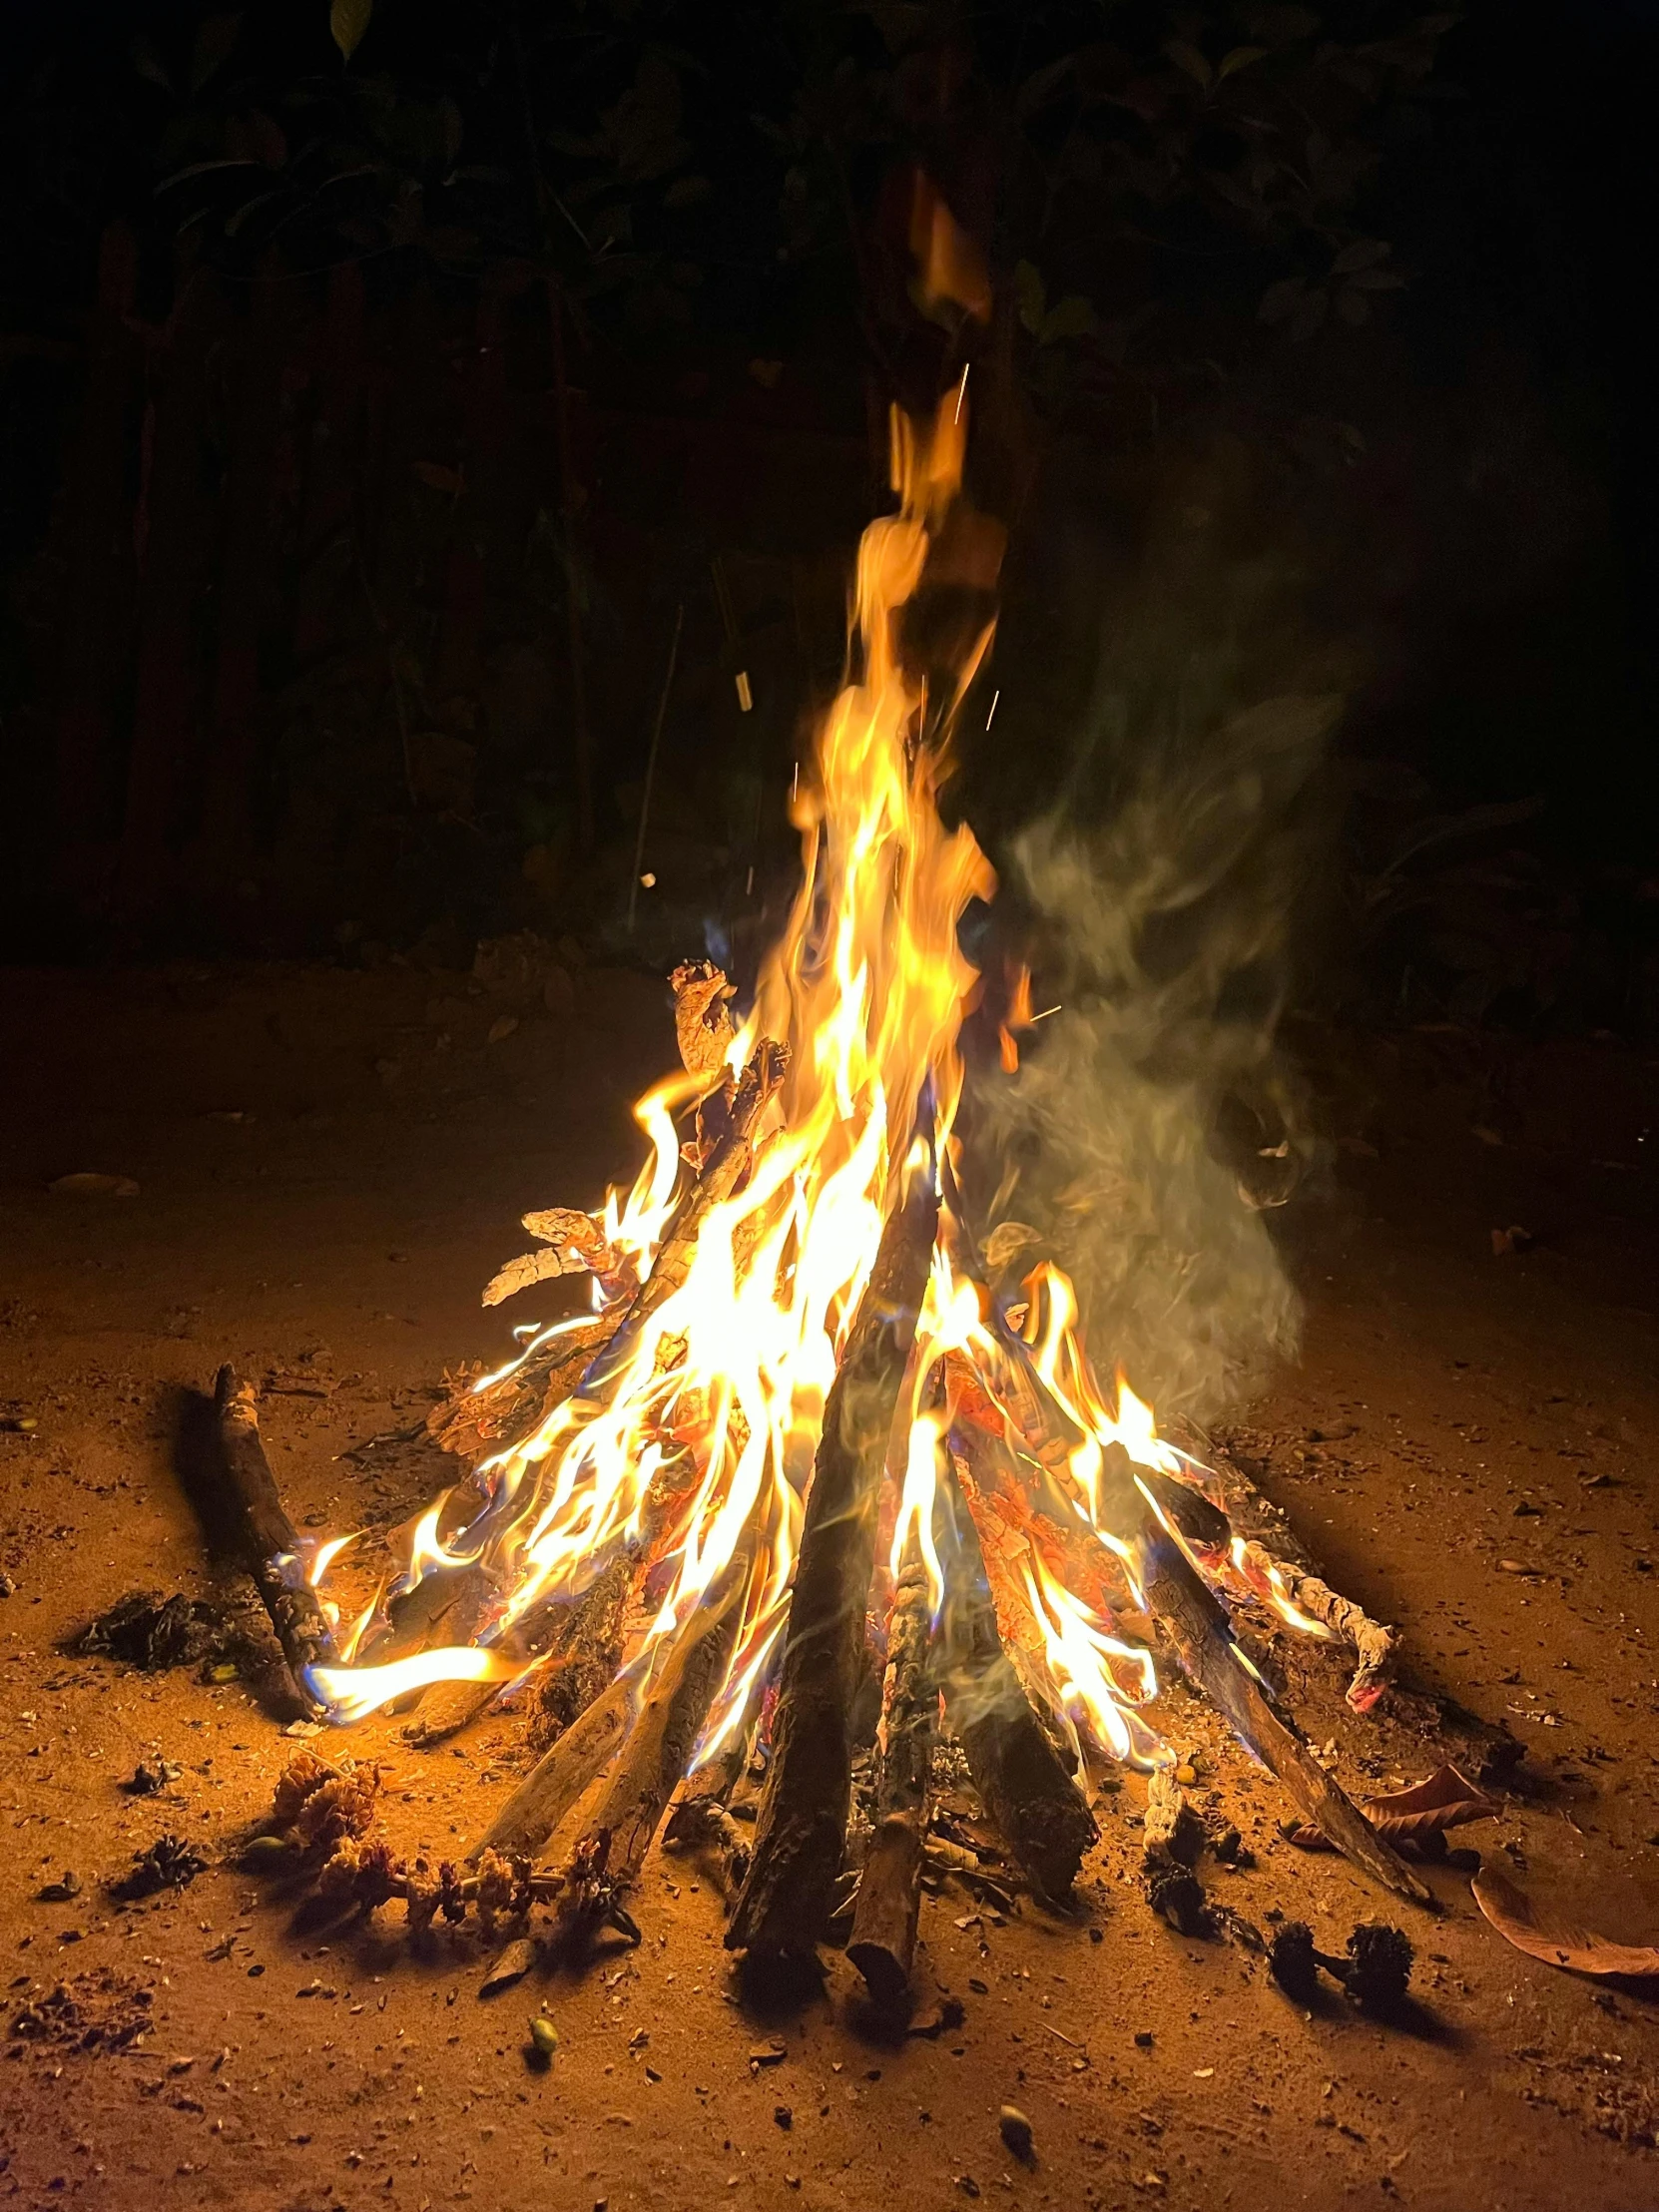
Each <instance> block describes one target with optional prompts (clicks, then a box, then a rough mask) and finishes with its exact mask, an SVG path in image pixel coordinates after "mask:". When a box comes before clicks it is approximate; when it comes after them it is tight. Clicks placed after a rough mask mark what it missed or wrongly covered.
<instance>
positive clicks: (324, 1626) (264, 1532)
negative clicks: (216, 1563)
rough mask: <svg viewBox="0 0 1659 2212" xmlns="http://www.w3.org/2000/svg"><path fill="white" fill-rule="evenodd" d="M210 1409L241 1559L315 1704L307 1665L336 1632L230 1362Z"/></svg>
mask: <svg viewBox="0 0 1659 2212" xmlns="http://www.w3.org/2000/svg"><path fill="white" fill-rule="evenodd" d="M214 1410H215V1413H216V1415H217V1418H218V1422H219V1441H220V1449H221V1451H222V1453H223V1455H224V1471H225V1479H226V1483H227V1486H228V1488H229V1490H230V1493H231V1497H232V1500H233V1502H234V1505H235V1516H234V1518H235V1525H236V1528H237V1531H238V1535H239V1539H240V1544H241V1548H242V1554H243V1560H244V1563H245V1564H246V1566H247V1568H248V1571H249V1573H250V1574H251V1575H252V1577H253V1580H254V1586H255V1588H256V1589H257V1590H258V1591H259V1593H260V1598H261V1601H262V1602H263V1604H264V1606H265V1608H266V1611H267V1612H268V1613H269V1614H270V1615H271V1624H272V1626H273V1627H274V1628H275V1629H276V1631H277V1639H278V1641H279V1642H280V1644H281V1646H282V1653H283V1656H284V1657H285V1658H286V1660H287V1663H288V1671H289V1673H290V1674H291V1675H292V1676H293V1683H294V1692H295V1696H296V1697H297V1698H298V1699H299V1701H300V1702H301V1703H302V1704H303V1705H304V1706H305V1708H306V1709H307V1710H309V1711H313V1712H314V1711H316V1710H318V1709H319V1708H318V1706H317V1702H316V1700H315V1698H314V1697H313V1696H312V1695H311V1691H310V1688H309V1685H308V1683H307V1680H306V1670H307V1669H308V1668H310V1667H313V1666H333V1665H336V1664H337V1663H338V1654H337V1652H336V1651H335V1649H334V1632H333V1630H332V1629H331V1628H330V1627H329V1625H328V1621H327V1617H326V1615H325V1614H324V1613H323V1610H322V1607H321V1605H320V1604H319V1603H318V1602H317V1597H316V1593H315V1591H314V1590H313V1589H312V1588H311V1587H310V1585H309V1583H308V1582H306V1580H305V1578H304V1575H303V1572H302V1571H301V1567H300V1557H301V1553H300V1545H299V1536H298V1532H297V1530H296V1529H295V1528H294V1525H293V1523H292V1521H291V1520H290V1519H289V1518H288V1514H287V1508H286V1507H285V1506H284V1505H283V1503H282V1499H281V1493H280V1492H279V1491H278V1490H277V1478H276V1476H275V1475H274V1474H273V1473H272V1471H271V1462H270V1460H269V1459H268V1458H267V1457H266V1453H265V1445H264V1443H263V1442H262V1441H261V1438H260V1416H259V1411H258V1408H257V1402H256V1399H255V1394H254V1385H253V1384H252V1383H239V1382H238V1380H237V1374H236V1370H235V1369H234V1368H232V1367H231V1366H229V1365H226V1366H225V1367H222V1368H221V1369H220V1371H219V1377H218V1380H217V1382H216V1383H215V1385H214Z"/></svg>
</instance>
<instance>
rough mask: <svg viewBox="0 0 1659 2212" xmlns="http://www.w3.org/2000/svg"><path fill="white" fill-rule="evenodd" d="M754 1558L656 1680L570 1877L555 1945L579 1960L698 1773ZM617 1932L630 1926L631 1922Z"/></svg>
mask: <svg viewBox="0 0 1659 2212" xmlns="http://www.w3.org/2000/svg"><path fill="white" fill-rule="evenodd" d="M751 1565H752V1553H751V1549H750V1546H749V1545H748V1544H747V1543H745V1544H741V1545H740V1546H739V1548H738V1550H737V1551H736V1552H735V1553H734V1554H733V1556H732V1558H731V1560H730V1561H729V1562H728V1564H727V1566H726V1568H725V1569H724V1571H723V1572H722V1573H721V1575H720V1577H719V1579H718V1580H717V1581H716V1582H715V1583H714V1585H713V1586H712V1587H711V1588H710V1589H709V1590H708V1591H707V1592H706V1593H705V1594H704V1596H703V1598H702V1599H701V1601H700V1602H699V1603H698V1605H697V1606H696V1607H695V1608H694V1610H693V1612H692V1614H691V1616H690V1618H689V1619H688V1620H687V1621H686V1622H685V1624H684V1626H683V1627H682V1628H681V1629H680V1631H679V1633H678V1634H677V1635H676V1637H675V1639H674V1642H673V1646H672V1648H671V1649H670V1651H669V1653H668V1656H667V1657H666V1658H665V1659H664V1661H663V1662H662V1664H661V1666H660V1667H658V1669H657V1670H656V1672H655V1674H654V1676H653V1678H652V1682H651V1687H650V1689H649V1691H648V1692H647V1693H646V1696H645V1699H644V1702H643V1704H642V1705H641V1707H640V1712H639V1718H638V1719H637V1720H636V1721H635V1723H634V1726H633V1728H632V1730H631V1731H630V1732H629V1736H628V1740H627V1742H626V1743H625V1745H624V1746H623V1750H622V1756H621V1758H620V1759H619V1761H618V1762H617V1766H616V1770H615V1772H614V1773H613V1774H612V1776H611V1778H610V1780H609V1782H608V1783H607V1784H606V1785H605V1793H604V1796H603V1798H602V1799H601V1801H600V1804H599V1806H598V1809H597V1810H596V1812H595V1813H594V1815H593V1818H592V1819H591V1820H590V1821H589V1823H588V1825H587V1828H586V1830H585V1831H584V1833H583V1835H582V1837H581V1840H580V1841H579V1842H578V1843H577V1845H576V1848H575V1850H574V1851H573V1852H572V1854H571V1856H570V1859H569V1861H568V1863H567V1865H566V1868H565V1890H564V1894H563V1896H562V1897H561V1900H560V1905H559V1914H558V1925H557V1928H556V1931H555V1942H556V1943H557V1944H558V1946H559V1947H560V1948H562V1949H565V1950H566V1951H570V1952H575V1953H577V1954H580V1952H581V1951H582V1950H583V1949H584V1948H585V1947H586V1944H587V1942H588V1940H589V1938H590V1937H591V1936H593V1935H594V1934H595V1933H596V1932H597V1930H598V1929H599V1928H600V1927H601V1926H602V1925H603V1924H604V1922H605V1921H606V1920H607V1919H611V1920H618V1919H619V1908H620V1907H621V1906H622V1902H623V1900H624V1898H625V1897H626V1896H627V1893H628V1892H629V1890H630V1889H632V1887H633V1885H634V1882H635V1880H636V1878H637V1876H638V1874H639V1870H640V1868H641V1866H642V1865H643V1864H644V1861H645V1855H646V1853H647V1852H648V1851H649V1850H650V1849H651V1844H652V1840H653V1838H654V1837H655V1836H656V1833H657V1830H658V1828H659V1827H660V1826H661V1824H662V1818H663V1813H664V1811H665V1809H666V1808H667V1805H668V1802H669V1800H670V1798H671V1797H673V1795H674V1793H675V1791H676V1790H677V1789H678V1788H679V1786H680V1783H681V1781H682V1779H683V1778H684V1775H685V1772H686V1769H687V1768H688V1767H689V1766H690V1764H691V1758H692V1753H693V1752H694V1751H695V1749H696V1748H697V1739H698V1737H699V1736H700V1735H701V1734H702V1733H703V1726H704V1723H705V1722H706V1721H707V1720H708V1717H709V1708H710V1706H711V1705H712V1704H713V1703H714V1700H715V1697H716V1694H717V1692H718V1691H719V1689H720V1685H721V1683H722V1682H723V1681H724V1680H725V1677H726V1670H727V1668H728V1666H729V1665H730V1664H731V1660H732V1654H733V1651H734V1650H735V1649H736V1647H737V1640H738V1630H739V1628H740V1627H741V1625H742V1621H743V1602H744V1597H745V1594H746V1592H747V1590H748V1587H749V1579H750V1570H751ZM619 1925H623V1926H631V1924H628V1923H627V1922H626V1916H625V1915H623V1916H621V1918H620V1920H619Z"/></svg>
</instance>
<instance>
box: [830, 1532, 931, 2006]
mask: <svg viewBox="0 0 1659 2212" xmlns="http://www.w3.org/2000/svg"><path fill="white" fill-rule="evenodd" d="M932 1612H933V1608H932V1599H931V1594H930V1592H929V1589H928V1584H927V1570H926V1567H925V1566H924V1564H923V1562H922V1558H921V1554H920V1551H919V1550H918V1548H917V1545H916V1539H915V1536H914V1534H913V1533H912V1535H911V1537H910V1541H909V1545H908V1548H907V1549H906V1552H905V1555H904V1558H903V1560H902V1561H901V1563H900V1565H899V1570H898V1577H897V1581H896V1584H895V1586H894V1590H893V1600H892V1608H891V1611H890V1612H889V1613H888V1615H887V1664H886V1669H885V1672H884V1674H883V1676H882V1680H881V1722H880V1729H879V1732H878V1734H877V1737H876V1766H875V1829H874V1833H873V1835H872V1836H871V1838H870V1843H869V1851H868V1853H867V1855H866V1856H865V1859H864V1865H863V1872H862V1873H861V1874H860V1875H859V1877H858V1898H857V1905H856V1907H855V1909H854V1912H853V1916H852V1936H851V1940H850V1941H849V1942H848V1943H847V1946H846V1955H847V1957H848V1958H850V1959H851V1961H852V1963H853V1964H854V1965H855V1966H856V1967H857V1969H858V1971H859V1972H860V1973H861V1974H862V1975H863V1977H864V1980H865V1981H866V1982H867V1983H868V1985H869V1990H870V1994H871V1995H872V1996H873V1997H875V1998H876V1999H877V2001H878V2002H881V2003H886V2004H891V2003H894V2002H896V2001H897V1999H898V1998H899V1997H900V1996H902V1995H903V1993H904V1991H905V1989H906V1988H907V1987H908V1986H909V1980H910V1961H911V1959H912V1958H913V1957H914V1956H915V1947H916V1922H917V1918H918V1916H919V1913H920V1910H921V1868H922V1849H923V1845H924V1843H925V1840H926V1835H927V1795H928V1779H929V1775H930V1772H931V1769H932V1763H933V1724H934V1718H935V1716H936V1714H937V1712H938V1704H939V1693H938V1688H937V1685H936V1684H935V1682H934V1680H933V1670H932V1660H931V1653H930V1648H929V1647H930V1645H931V1642H932V1634H933V1619H932Z"/></svg>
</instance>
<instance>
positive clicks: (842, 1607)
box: [726, 1175, 939, 1956]
mask: <svg viewBox="0 0 1659 2212" xmlns="http://www.w3.org/2000/svg"><path fill="white" fill-rule="evenodd" d="M938 1216H939V1206H938V1198H937V1195H936V1193H935V1192H934V1190H933V1188H932V1179H931V1177H930V1176H928V1175H912V1176H911V1178H910V1186H909V1190H908V1192H907V1194H906V1196H905V1197H904V1199H903V1200H902V1201H901V1203H900V1204H899V1205H898V1206H897V1207H896V1208H895V1209H894V1211H893V1213H892V1215H891V1217H890V1218H889V1220H888V1222H887V1224H886V1227H885V1228H884V1229H883V1231H882V1233H881V1243H880V1246H879V1249H878V1250H877V1252H876V1256H875V1265H874V1268H873V1269H872V1271H871V1274H870V1279H869V1282H868V1284H867V1285H866V1286H865V1289H864V1294H863V1297H862V1299H861V1300H860V1301H859V1305H858V1311H857V1315H856V1317H855V1318H854V1321H853V1324H852V1329H851V1332H850V1334H849V1335H848V1337H847V1340H846V1347H845V1350H844V1352H843V1354H842V1356H841V1363H840V1367H839V1369H838V1371H837V1373H836V1376H835V1380H834V1383H832V1385H831V1386H830V1395H829V1398H828V1399H827V1401H826V1404H825V1408H824V1426H823V1430H822V1433H821V1435H820V1438H819V1447H818V1453H817V1457H816V1459H815V1462H814V1468H813V1479H812V1486H811V1488H810V1489H809V1491H808V1493H807V1509H806V1519H805V1522H804V1525H803V1528H802V1533H801V1548H800V1552H799V1555H798V1557H797V1561H796V1574H795V1592H794V1596H793V1598H792V1600H791V1604H790V1619H789V1627H788V1630H787V1633H786V1641H785V1646H784V1656H783V1663H782V1668H781V1671H780V1680H779V1690H778V1702H777V1706H776V1708H775V1711H774V1715H773V1752H772V1763H771V1766H770V1768H769V1770H768V1774H767V1785H766V1790H765V1792H764V1794H763V1796H762V1799H761V1810H760V1818H759V1820H758V1822H757V1825H756V1833H755V1856H754V1861H753V1864H752V1865H751V1867H750V1870H749V1879H748V1880H747V1881H746V1882H745V1884H744V1886H743V1890H742V1892H741V1894H740V1896H739V1898H738V1903H737V1908H736V1910H735V1912H734V1913H733V1916H732V1924H731V1927H730V1928H729V1929H728V1931H727V1936H726V1940H727V1943H728V1945H729V1946H730V1947H731V1948H732V1949H734V1950H752V1951H756V1952H760V1953H763V1954H772V1955H774V1956H781V1955H784V1954H788V1953H794V1954H797V1955H800V1954H803V1953H810V1952H811V1951H812V1950H813V1948H814V1946H815V1945H816V1943H817V1940H818V1936H819V1933H820V1930H821V1929H822V1927H823V1925H824V1923H825V1921H826V1920H827V1919H828V1917H829V1912H830V1898H831V1893H832V1891H833V1888H834V1883H835V1878H836V1876H837V1875H838V1874H839V1872H840V1864H841V1854H842V1851H843V1849H844V1846H845V1840H846V1821H847V1812H848V1807H849V1804H850V1799H851V1772H852V1744H851V1733H850V1722H851V1712H852V1704H853V1700H854V1698H855V1696H856V1694H857V1689H858V1684H859V1681H860V1679H861V1677H862V1673H863V1642H864V1609H865V1605H866V1603H867V1599H868V1592H869V1584H870V1575H871V1573H872V1570H873V1567H874V1558H875V1529H876V1517H877V1503H878V1496H879V1491H880V1486H881V1479H882V1474H883V1471H884V1467H885V1460H886V1451H887V1441H888V1437H889V1434H890V1432H891V1429H892V1424H893V1418H894V1414H895V1411H896V1408H897V1403H898V1397H899V1391H900V1385H901V1383H902V1382H903V1378H904V1369H905V1362H906V1360H907V1358H908V1356H909V1349H910V1344H911V1340H912V1338H913V1336H914V1334H915V1322H916V1314H917V1311H918V1309H919V1308H920V1305H921V1300H922V1295H923V1293H924V1292H925V1290H926V1288H927V1276H928V1271H929V1269H930V1267H931V1265H932V1257H933V1240H934V1237H935V1235H936V1233H937V1229H938Z"/></svg>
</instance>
